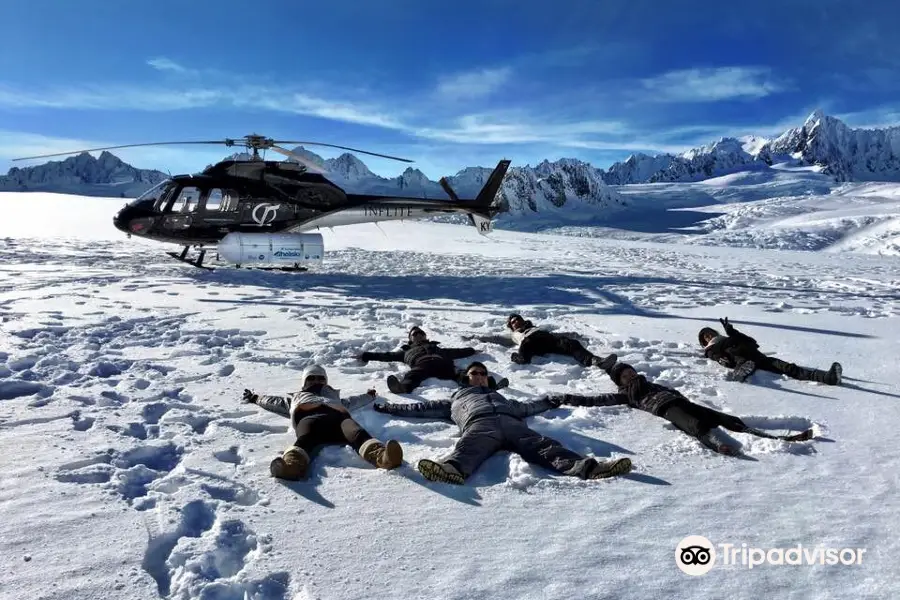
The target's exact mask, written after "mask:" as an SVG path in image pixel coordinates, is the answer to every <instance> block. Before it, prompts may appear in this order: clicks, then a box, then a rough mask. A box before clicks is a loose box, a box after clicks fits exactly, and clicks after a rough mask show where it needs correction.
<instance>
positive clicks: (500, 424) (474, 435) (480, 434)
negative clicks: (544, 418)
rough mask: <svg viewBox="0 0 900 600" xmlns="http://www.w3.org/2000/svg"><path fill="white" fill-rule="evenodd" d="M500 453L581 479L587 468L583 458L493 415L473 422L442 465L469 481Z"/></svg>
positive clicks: (518, 423)
mask: <svg viewBox="0 0 900 600" xmlns="http://www.w3.org/2000/svg"><path fill="white" fill-rule="evenodd" d="M500 450H508V451H510V452H515V453H517V454H518V455H519V456H521V457H522V458H523V459H525V460H526V461H527V462H529V463H532V464H536V465H539V466H541V467H544V468H546V469H550V470H552V471H556V472H558V473H562V474H564V475H576V476H580V475H581V473H582V471H583V470H584V468H585V460H586V459H585V458H584V457H582V456H580V455H579V454H577V453H575V452H573V451H571V450H569V449H568V448H566V447H564V446H563V445H562V444H560V443H559V442H558V441H556V440H554V439H553V438H549V437H547V436H545V435H541V434H540V433H538V432H537V431H534V430H533V429H531V428H530V427H528V425H527V424H526V423H525V421H523V420H522V419H519V418H517V417H513V416H511V415H490V416H486V417H481V418H479V419H476V420H475V421H472V422H471V423H470V424H469V425H468V426H467V427H466V428H465V430H463V432H462V435H461V436H460V438H459V440H458V441H457V442H456V447H454V449H453V453H452V454H450V456H448V457H447V458H446V459H445V460H444V461H443V462H447V463H451V464H452V465H453V466H454V467H456V469H457V470H458V471H459V472H460V473H461V474H462V476H463V477H469V476H470V475H471V474H472V473H474V472H475V470H476V469H478V467H479V466H480V465H481V463H483V462H484V461H486V460H487V459H488V458H490V457H491V456H493V455H494V453H496V452H498V451H500ZM587 460H589V459H587Z"/></svg>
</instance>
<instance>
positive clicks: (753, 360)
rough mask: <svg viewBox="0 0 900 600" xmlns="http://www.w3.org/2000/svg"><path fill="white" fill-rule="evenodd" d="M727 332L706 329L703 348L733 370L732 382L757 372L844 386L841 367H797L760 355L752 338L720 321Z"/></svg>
mask: <svg viewBox="0 0 900 600" xmlns="http://www.w3.org/2000/svg"><path fill="white" fill-rule="evenodd" d="M719 322H720V323H721V324H722V326H723V327H724V328H725V335H721V334H719V332H718V331H716V330H715V329H713V328H712V327H704V328H703V329H701V330H700V333H699V334H698V339H699V341H700V346H701V347H702V348H703V354H704V356H706V358H708V359H710V360H714V361H716V362H717V363H719V364H720V365H722V366H724V367H727V368H729V369H731V372H730V373H729V374H728V375H727V376H726V379H728V380H730V381H746V380H747V378H748V377H750V375H752V374H753V373H754V371H756V370H757V369H762V370H763V371H769V372H771V373H777V374H779V375H787V376H788V377H790V378H792V379H799V380H801V381H817V382H819V383H824V384H826V385H841V378H842V375H843V370H844V369H843V367H842V366H841V363H838V362H835V363H832V364H831V368H830V369H828V370H827V371H822V370H820V369H812V368H809V367H798V366H797V365H795V364H794V363H789V362H787V361H784V360H781V359H778V358H773V357H771V356H766V355H765V354H763V353H762V352H760V351H759V344H758V343H756V340H754V339H753V338H752V337H750V336H749V335H746V334H744V333H741V332H740V331H738V330H737V329H735V328H734V326H733V325H732V324H731V323H729V322H728V317H725V318H724V319H719Z"/></svg>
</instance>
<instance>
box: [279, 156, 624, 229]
mask: <svg viewBox="0 0 900 600" xmlns="http://www.w3.org/2000/svg"><path fill="white" fill-rule="evenodd" d="M293 151H294V152H296V153H298V154H301V155H302V156H304V158H308V159H309V160H312V161H313V162H315V163H316V164H320V165H322V166H323V167H325V168H326V169H328V172H329V173H328V176H329V178H330V179H331V180H333V181H334V182H335V183H336V184H338V185H340V186H341V187H342V188H344V189H345V190H346V191H348V192H353V193H371V194H397V195H399V196H409V197H416V198H440V199H448V197H447V195H446V194H445V193H444V190H443V189H442V188H441V186H440V184H439V183H438V182H436V181H432V180H430V179H428V177H426V176H425V174H424V173H422V172H421V171H419V170H418V169H415V168H412V167H410V168H407V169H406V170H405V171H404V172H403V173H402V174H400V175H398V176H397V177H381V176H379V175H376V174H374V173H372V171H370V170H369V169H368V167H366V165H365V163H363V162H362V161H361V160H360V159H358V158H356V157H355V156H354V155H352V154H349V153H344V154H342V155H340V156H339V157H337V158H329V159H327V160H325V159H323V158H322V157H320V156H318V155H317V154H315V153H314V152H311V151H310V150H308V149H306V148H303V147H302V146H298V147H297V148H294V150H293ZM492 170H493V168H492V167H467V168H465V169H463V170H461V171H459V172H458V173H457V174H456V175H451V176H448V177H447V181H449V182H450V185H451V187H452V188H453V189H454V191H455V192H456V193H457V194H458V195H459V196H460V197H461V198H474V197H475V196H476V195H477V194H478V191H479V190H480V189H481V188H482V187H483V186H484V184H485V183H486V182H487V179H488V177H489V176H490V174H491V171H492ZM496 203H497V205H498V206H499V207H501V209H502V210H503V211H504V213H507V214H508V215H509V216H513V217H515V216H521V215H532V214H535V213H548V212H550V211H557V212H558V211H559V209H562V208H564V207H565V208H566V210H568V211H570V210H572V209H575V210H576V211H577V210H578V208H579V207H584V206H588V207H590V208H592V209H598V208H600V209H605V208H610V207H620V206H624V205H625V201H624V199H623V198H622V196H621V195H620V194H618V193H617V192H615V191H613V190H612V188H610V187H609V186H608V185H607V184H606V182H604V180H603V174H602V171H600V170H599V169H597V168H595V167H593V166H591V165H590V164H588V163H586V162H582V161H579V160H575V159H571V158H564V159H560V160H558V161H556V162H550V161H547V160H545V161H543V162H541V163H540V164H538V165H537V166H534V167H531V166H528V165H525V166H514V167H511V168H510V169H509V171H508V172H507V175H506V179H505V180H504V181H503V186H502V187H501V188H500V192H498V194H497V198H496ZM581 212H582V215H583V216H584V211H581ZM591 213H595V214H594V215H593V216H596V210H592V211H589V213H588V214H587V216H591Z"/></svg>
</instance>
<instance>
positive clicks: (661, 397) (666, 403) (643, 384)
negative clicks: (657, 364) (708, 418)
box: [543, 375, 689, 416]
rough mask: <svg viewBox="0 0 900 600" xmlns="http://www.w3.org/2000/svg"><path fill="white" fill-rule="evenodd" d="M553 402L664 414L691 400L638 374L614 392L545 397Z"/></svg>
mask: <svg viewBox="0 0 900 600" xmlns="http://www.w3.org/2000/svg"><path fill="white" fill-rule="evenodd" d="M543 400H548V401H549V402H551V403H561V404H568V405H570V406H613V405H616V404H627V405H628V406H630V407H632V408H637V409H638V410H643V411H647V412H648V413H651V414H654V415H657V416H662V415H663V413H665V412H666V410H667V409H668V408H669V407H671V406H672V405H673V404H677V403H682V402H689V400H688V399H687V398H685V397H684V396H683V395H682V394H681V392H679V391H678V390H675V389H672V388H669V387H666V386H664V385H659V384H658V383H650V382H649V381H647V378H646V377H644V376H643V375H638V376H637V377H635V378H633V379H632V380H631V381H629V382H628V385H626V386H624V387H620V388H619V391H618V392H617V393H614V394H597V395H596V396H580V395H577V394H560V395H553V396H548V397H546V398H543Z"/></svg>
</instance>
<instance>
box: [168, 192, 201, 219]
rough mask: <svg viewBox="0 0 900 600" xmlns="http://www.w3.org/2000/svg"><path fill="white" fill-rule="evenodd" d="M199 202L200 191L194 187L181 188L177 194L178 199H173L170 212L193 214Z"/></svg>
mask: <svg viewBox="0 0 900 600" xmlns="http://www.w3.org/2000/svg"><path fill="white" fill-rule="evenodd" d="M199 202H200V189H199V188H196V187H184V188H181V192H179V194H178V198H176V199H175V204H174V205H173V206H172V212H177V213H189V212H194V211H195V210H196V209H197V204H199Z"/></svg>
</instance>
